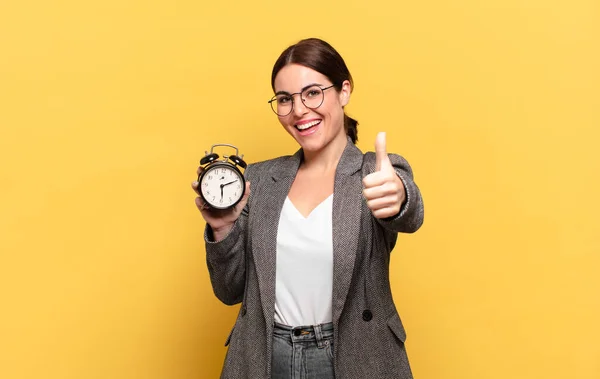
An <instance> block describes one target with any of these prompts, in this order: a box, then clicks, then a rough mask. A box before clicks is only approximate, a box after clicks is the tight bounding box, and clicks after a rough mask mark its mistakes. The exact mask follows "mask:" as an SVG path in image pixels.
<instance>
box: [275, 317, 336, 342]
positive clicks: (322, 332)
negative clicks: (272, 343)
mask: <svg viewBox="0 0 600 379" xmlns="http://www.w3.org/2000/svg"><path fill="white" fill-rule="evenodd" d="M273 335H274V336H275V337H279V338H285V339H287V340H289V341H290V342H303V341H306V342H312V341H315V342H317V345H319V347H321V345H322V344H323V341H324V340H325V339H331V338H333V323H331V322H328V323H326V324H319V325H307V326H296V327H292V326H288V325H283V324H279V323H275V324H274V328H273Z"/></svg>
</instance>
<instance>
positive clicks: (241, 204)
mask: <svg viewBox="0 0 600 379" xmlns="http://www.w3.org/2000/svg"><path fill="white" fill-rule="evenodd" d="M249 197H250V182H246V189H245V191H244V196H242V199H241V200H240V202H239V203H237V205H236V206H235V208H236V209H239V210H240V212H241V210H242V209H244V207H245V206H246V204H247V203H248V198H249Z"/></svg>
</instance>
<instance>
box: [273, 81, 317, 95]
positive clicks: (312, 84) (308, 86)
mask: <svg viewBox="0 0 600 379" xmlns="http://www.w3.org/2000/svg"><path fill="white" fill-rule="evenodd" d="M313 86H318V87H323V85H322V84H320V83H310V84H308V85H305V86H304V87H302V89H301V90H300V93H302V92H304V90H305V89H307V88H310V87H313ZM277 95H291V93H289V92H287V91H277V92H275V96H277Z"/></svg>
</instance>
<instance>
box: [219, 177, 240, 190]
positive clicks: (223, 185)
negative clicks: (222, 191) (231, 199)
mask: <svg viewBox="0 0 600 379" xmlns="http://www.w3.org/2000/svg"><path fill="white" fill-rule="evenodd" d="M237 181H238V180H237V179H236V180H233V181H231V182H229V183H225V184H221V188H223V187H225V186H228V185H230V184H232V183H235V182H237Z"/></svg>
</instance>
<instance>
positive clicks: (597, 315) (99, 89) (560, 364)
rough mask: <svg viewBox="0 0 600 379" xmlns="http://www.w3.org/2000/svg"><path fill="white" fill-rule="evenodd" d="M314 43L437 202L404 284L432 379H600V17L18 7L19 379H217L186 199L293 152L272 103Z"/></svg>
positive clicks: (292, 8)
mask: <svg viewBox="0 0 600 379" xmlns="http://www.w3.org/2000/svg"><path fill="white" fill-rule="evenodd" d="M309 36H318V37H322V38H324V39H326V40H328V41H329V42H331V43H332V44H333V45H334V46H335V47H336V48H337V49H338V50H339V51H340V53H341V54H342V56H344V58H345V59H346V62H347V64H348V66H349V67H350V70H351V72H352V74H353V76H354V78H355V92H354V94H353V97H352V101H351V104H350V106H349V107H348V112H349V114H350V115H351V116H353V117H355V118H357V119H358V120H359V121H360V123H361V124H360V126H359V139H360V141H359V147H361V148H362V149H363V150H369V149H372V145H373V141H374V139H375V135H376V133H377V132H378V131H380V130H383V131H387V132H388V148H389V150H390V151H394V152H397V153H400V154H402V155H404V156H405V157H406V158H407V159H408V160H409V161H410V162H411V164H412V166H413V168H414V170H415V178H416V181H417V183H418V184H419V186H420V187H421V190H422V193H423V196H424V199H425V209H426V217H425V224H424V226H423V228H422V229H421V230H420V231H419V232H418V233H416V234H414V235H402V236H401V237H400V238H399V244H398V247H397V248H396V250H395V252H394V254H393V263H392V267H391V270H392V277H393V283H392V284H393V287H394V288H393V289H394V294H395V300H396V302H397V304H398V307H399V309H400V312H401V315H402V317H403V321H404V323H405V326H406V328H407V331H408V335H409V338H408V341H407V348H408V352H409V357H410V360H411V362H412V366H413V371H414V374H415V377H416V378H418V379H450V378H461V379H500V378H502V379H504V378H527V379H529V378H577V379H597V378H600V347H599V344H598V341H600V327H599V326H598V323H599V322H600V274H599V271H600V241H599V237H598V234H599V233H598V229H599V227H598V225H599V223H598V218H599V214H600V206H599V205H600V204H599V201H598V196H599V195H598V194H599V193H600V184H599V180H598V178H597V176H598V173H599V172H600V159H599V158H598V153H597V149H598V143H599V142H600V133H599V129H600V111H599V109H600V74H599V73H600V53H599V51H600V3H599V2H598V1H597V0H572V1H569V2H567V1H558V0H549V1H548V0H546V1H542V0H528V1H525V0H522V1H516V0H489V1H475V0H462V1H460V0H458V1H455V0H453V1H451V0H448V1H443V0H426V1H420V2H418V1H417V2H415V1H391V0H390V1H369V2H367V1H351V0H349V1H344V2H326V1H303V2H298V1H296V2H294V1H292V2H289V1H277V2H262V1H254V2H252V1H248V2H245V1H244V2H242V1H240V2H237V3H236V2H221V3H217V2H213V1H210V2H208V1H191V0H182V1H167V0H157V1H139V0H138V1H135V0H104V1H94V2H88V1H74V0H62V1H40V0H29V1H2V2H1V3H0V128H1V135H0V159H1V162H2V163H1V165H0V193H1V196H0V307H1V308H0V378H2V379H25V378H27V379H29V378H47V379H59V378H60V379H82V378H83V379H88V378H90V379H92V378H93V379H95V378H102V379H109V378H110V379H132V378H142V379H163V378H165V379H166V378H168V379H172V378H174V379H189V378H215V377H217V375H218V372H219V371H220V367H221V364H222V360H223V357H224V354H225V348H224V347H223V343H224V341H225V337H226V335H227V333H228V332H229V329H230V327H231V325H232V323H233V320H234V318H235V315H236V312H237V307H227V306H225V305H223V304H220V303H219V302H218V301H217V300H216V299H215V298H214V296H213V294H212V290H211V287H210V284H209V279H208V275H207V269H206V265H205V256H204V250H203V244H202V235H201V231H202V229H203V221H202V219H201V217H200V215H199V213H198V211H197V210H196V208H195V206H194V193H193V192H192V191H191V189H190V182H191V181H192V180H194V173H195V170H196V167H197V163H198V160H199V159H200V158H201V156H202V155H203V154H204V151H205V150H206V149H207V148H209V147H210V145H211V144H213V143H216V142H227V143H232V144H235V145H237V146H238V147H239V148H240V150H241V153H243V154H244V155H245V158H246V159H247V161H248V162H255V161H258V160H262V159H266V158H271V157H275V156H278V155H282V154H290V153H293V152H294V151H295V150H296V145H295V142H294V141H293V140H292V139H291V138H290V137H288V136H287V135H286V133H285V132H284V131H283V129H282V128H281V127H280V125H279V124H278V123H277V120H276V118H275V117H274V115H273V114H272V112H271V110H270V109H269V108H268V105H267V103H266V101H267V100H268V99H269V98H270V96H271V94H272V93H271V89H270V85H269V82H270V70H271V67H272V64H273V63H274V61H275V59H276V58H277V56H278V55H279V53H280V52H281V51H282V50H283V49H284V48H285V47H287V46H288V45H289V44H291V43H294V42H296V41H297V40H298V39H300V38H304V37H309ZM357 343H359V342H357Z"/></svg>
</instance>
